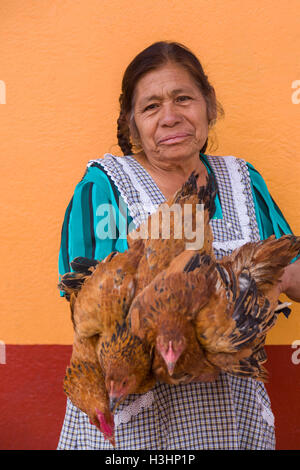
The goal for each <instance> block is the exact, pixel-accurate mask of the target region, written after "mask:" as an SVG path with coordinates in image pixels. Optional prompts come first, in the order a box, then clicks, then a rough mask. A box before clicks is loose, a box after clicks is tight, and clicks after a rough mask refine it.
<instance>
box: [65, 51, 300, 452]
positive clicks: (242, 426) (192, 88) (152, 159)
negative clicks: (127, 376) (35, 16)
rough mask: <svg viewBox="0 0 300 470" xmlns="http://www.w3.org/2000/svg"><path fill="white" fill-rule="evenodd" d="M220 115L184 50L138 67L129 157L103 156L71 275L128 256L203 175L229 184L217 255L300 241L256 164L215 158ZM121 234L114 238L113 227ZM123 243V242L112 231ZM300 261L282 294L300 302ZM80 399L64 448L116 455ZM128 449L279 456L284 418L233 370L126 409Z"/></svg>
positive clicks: (126, 129) (128, 102)
mask: <svg viewBox="0 0 300 470" xmlns="http://www.w3.org/2000/svg"><path fill="white" fill-rule="evenodd" d="M218 111H220V112H222V108H221V106H220V105H219V104H218V103H217V100H216V96H215V91H214V88H213V87H212V86H211V85H210V83H209V81H208V78H207V76H206V75H205V73H204V71H203V69H202V66H201V64H200V63H199V61H198V59H197V58H196V57H195V56H194V54H192V53H191V52H190V51H189V50H188V49H187V48H185V47H184V46H182V45H180V44H177V43H167V42H159V43H155V44H153V45H151V46H150V47H148V48H147V49H145V50H144V51H142V52H141V53H140V54H138V56H137V57H135V58H134V60H133V61H132V62H131V63H130V64H129V66H128V67H127V70H126V72H125V75H124V78H123V83H122V94H121V96H120V116H119V119H118V142H119V146H120V148H121V149H122V152H123V154H124V156H123V157H117V156H114V155H111V154H106V155H105V156H104V158H101V159H98V160H91V161H89V162H88V165H87V169H86V171H85V174H84V176H83V178H82V180H81V181H80V182H79V183H78V185H77V186H76V188H75V192H74V195H73V198H72V199H71V201H70V203H69V206H68V208H67V210H66V215H65V219H64V224H63V228H62V239H61V249H60V256H59V272H60V275H62V274H64V273H65V272H68V271H70V270H71V268H70V265H69V262H70V261H71V260H72V259H74V258H75V257H76V256H87V257H89V258H97V259H99V260H101V259H103V258H104V257H106V256H107V255H108V254H109V253H110V252H112V251H114V250H115V251H124V250H126V249H127V242H126V230H127V227H128V225H129V224H130V223H132V222H133V223H134V225H135V226H138V225H139V224H140V223H141V222H142V221H143V220H144V219H145V218H146V217H147V216H148V213H149V212H150V213H151V212H153V211H155V210H156V208H157V207H158V205H159V204H161V203H162V202H164V201H165V199H167V198H169V197H170V196H171V195H173V194H174V193H175V191H176V190H178V188H180V187H181V185H182V184H183V183H184V182H185V181H186V179H187V178H188V176H189V175H190V174H191V172H192V171H193V170H196V171H197V173H198V174H199V175H200V177H199V185H201V184H203V183H204V182H205V180H206V176H207V175H208V174H210V173H213V174H214V176H215V178H216V181H217V186H218V194H217V196H216V201H215V202H216V212H215V215H214V217H213V219H212V220H211V226H212V230H213V234H214V245H213V246H214V251H215V254H216V256H217V258H221V257H222V256H224V255H226V254H229V253H230V252H231V251H232V250H234V249H235V248H237V247H239V246H241V245H243V244H244V243H246V242H248V241H256V240H259V239H265V238H267V237H268V236H270V235H271V234H275V235H276V237H280V236H282V235H283V234H286V233H291V229H290V227H289V225H288V223H287V222H286V220H285V219H284V217H283V215H282V213H281V211H280V210H279V208H278V207H277V205H276V204H275V202H274V200H273V199H272V197H271V196H270V194H269V192H268V189H267V187H266V184H265V182H264V180H263V179H262V177H261V176H260V174H259V173H258V172H257V171H256V170H255V169H254V168H253V166H252V165H251V164H249V163H247V162H245V161H244V160H242V159H239V158H235V157H233V156H226V157H217V156H211V155H207V154H205V150H206V147H207V141H208V133H209V129H210V128H211V127H212V126H213V124H214V123H215V122H216V119H217V116H218ZM102 204H110V205H111V206H112V207H113V208H114V211H112V214H114V216H112V217H114V219H112V220H111V226H113V225H114V224H116V233H115V236H110V237H108V236H106V237H105V236H103V233H102V232H101V227H103V223H102V224H101V221H102V222H103V220H104V214H103V213H102V212H101V210H99V208H101V205H102ZM112 232H113V230H112ZM111 235H112V234H111ZM299 272H300V264H299V261H296V262H294V263H293V264H291V265H289V267H288V268H287V269H286V271H285V275H284V277H283V278H282V282H281V283H280V285H279V286H278V289H279V292H285V293H286V294H287V295H288V296H289V297H290V298H292V299H294V300H297V301H300V288H299V285H300V282H299V278H300V276H299ZM111 448H112V447H111V445H110V444H109V443H108V442H107V441H105V440H104V438H103V436H102V434H101V433H100V432H99V431H98V430H97V429H96V427H94V426H92V425H90V423H89V420H88V417H87V416H86V415H85V414H84V413H82V412H81V411H80V410H78V409H77V408H76V407H75V406H74V405H72V403H71V402H70V401H68V403H67V411H66V416H65V421H64V425H63V429H62V432H61V436H60V442H59V445H58V449H111ZM116 448H117V449H160V450H164V449H168V450H169V449H274V448H275V436H274V417H273V414H272V411H271V407H270V401H269V398H268V395H267V392H266V390H265V387H264V385H263V383H261V382H257V381H255V380H253V379H251V378H249V379H247V378H238V377H233V376H230V375H228V374H226V373H222V374H220V376H219V378H218V379H217V380H216V381H214V382H211V383H191V384H181V385H176V386H175V385H172V386H170V385H166V384H159V383H158V384H157V385H156V386H155V387H154V388H153V389H152V390H151V391H150V392H148V393H147V394H146V395H144V396H139V395H131V396H129V397H128V398H127V399H126V401H125V402H123V403H122V404H121V405H120V406H119V407H118V409H117V416H116Z"/></svg>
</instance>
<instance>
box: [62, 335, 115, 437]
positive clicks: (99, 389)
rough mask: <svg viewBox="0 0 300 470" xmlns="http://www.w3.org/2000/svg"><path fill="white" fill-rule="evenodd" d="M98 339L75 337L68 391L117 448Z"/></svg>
mask: <svg viewBox="0 0 300 470" xmlns="http://www.w3.org/2000/svg"><path fill="white" fill-rule="evenodd" d="M97 339H98V338H97V336H92V337H90V338H80V337H79V336H78V335H77V334H76V333H75V338H74V344H73V351H72V357H71V360H70V365H69V366H68V367H67V370H66V376H65V378H64V391H65V393H66V395H67V396H68V397H69V398H70V400H71V401H72V403H73V404H74V405H75V406H77V407H78V408H79V409H80V410H81V411H83V412H84V413H86V414H87V415H88V417H89V419H90V422H91V424H93V425H95V426H96V427H97V428H98V429H99V431H101V432H102V434H103V436H104V438H105V439H108V440H109V441H110V443H111V444H112V445H113V446H115V437H114V418H113V415H112V414H111V412H110V409H109V399H108V394H107V391H106V388H105V382H104V377H103V373H102V370H101V367H100V365H99V362H98V359H97V356H96V352H95V346H96V343H97Z"/></svg>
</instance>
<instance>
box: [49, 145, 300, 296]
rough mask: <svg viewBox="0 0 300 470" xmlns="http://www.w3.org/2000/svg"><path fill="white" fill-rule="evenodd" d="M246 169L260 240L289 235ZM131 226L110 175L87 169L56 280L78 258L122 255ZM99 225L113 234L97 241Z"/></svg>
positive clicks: (258, 179)
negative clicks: (103, 209) (103, 210)
mask: <svg viewBox="0 0 300 470" xmlns="http://www.w3.org/2000/svg"><path fill="white" fill-rule="evenodd" d="M200 157H201V160H202V162H203V163H204V164H205V166H206V168H207V171H208V173H211V172H212V169H211V167H210V165H209V163H208V160H207V158H206V156H205V155H204V154H201V155H200ZM247 166H248V169H249V174H250V180H251V189H252V194H253V200H254V205H255V213H256V219H257V223H258V228H259V233H260V237H261V239H262V240H265V239H266V238H268V237H269V236H270V235H273V234H275V236H276V238H279V237H281V236H282V235H284V234H289V233H292V230H291V228H290V226H289V224H288V223H287V221H286V220H285V218H284V216H283V214H282V212H281V210H280V209H279V207H278V206H277V204H276V203H275V201H274V199H273V198H272V196H271V195H270V193H269V191H268V188H267V185H266V183H265V181H264V179H263V178H262V176H261V175H260V174H259V172H258V171H257V170H256V169H255V168H254V167H253V166H252V165H251V164H250V163H247ZM215 203H216V211H215V214H214V218H218V219H221V218H223V215H222V207H221V204H220V198H219V196H218V195H217V196H216V200H215ZM102 204H109V205H110V207H111V206H112V207H113V210H110V211H109V217H110V218H112V219H113V220H111V222H112V223H107V220H108V213H107V212H106V213H103V214H102V213H99V211H97V209H98V208H99V206H100V205H102ZM102 207H103V206H102ZM131 222H132V218H131V216H130V214H129V212H128V209H127V205H126V204H125V202H124V201H123V200H122V198H121V196H120V193H119V191H118V190H117V188H116V186H115V185H114V183H113V182H112V181H111V179H110V177H109V175H107V173H106V172H105V171H104V169H103V170H102V169H100V168H99V167H95V166H90V167H88V168H87V170H86V172H85V174H84V176H83V178H82V179H81V181H80V182H79V183H78V184H77V186H76V187H75V191H74V194H73V197H72V198H71V200H70V202H69V204H68V207H67V209H66V212H65V217H64V221H63V225H62V230H61V245H60V250H59V260H58V269H59V278H60V277H61V276H62V275H63V274H65V273H66V272H70V271H72V269H71V267H70V261H72V260H73V259H74V258H76V257H77V256H86V257H88V258H94V259H98V260H102V259H104V258H105V257H106V256H107V255H108V254H109V253H111V252H112V251H120V252H123V251H125V250H126V249H127V240H126V233H127V227H128V225H129V224H130V223H131ZM101 223H102V229H103V227H104V226H105V225H107V230H109V227H116V231H115V232H116V233H113V234H110V235H111V236H108V237H107V238H104V239H103V237H102V239H100V238H99V237H98V236H97V231H98V230H99V226H100V225H101ZM60 295H61V296H62V297H63V296H64V293H63V292H60Z"/></svg>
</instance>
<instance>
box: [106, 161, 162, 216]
mask: <svg viewBox="0 0 300 470" xmlns="http://www.w3.org/2000/svg"><path fill="white" fill-rule="evenodd" d="M106 155H107V154H106ZM118 161H119V163H120V164H121V165H122V166H123V169H124V172H125V173H127V175H128V176H129V178H130V179H131V182H132V184H133V186H134V188H135V189H136V190H137V191H138V193H139V195H140V203H141V205H142V207H143V208H144V210H146V211H147V212H148V213H151V214H152V213H153V212H155V211H156V210H157V206H156V205H154V204H153V203H152V201H151V199H150V197H149V196H148V194H147V193H146V191H145V190H144V188H143V186H142V185H141V183H140V182H139V180H138V179H137V178H136V176H135V174H134V172H133V170H132V169H131V168H130V165H129V164H128V162H127V161H126V157H123V158H120V159H119V160H118Z"/></svg>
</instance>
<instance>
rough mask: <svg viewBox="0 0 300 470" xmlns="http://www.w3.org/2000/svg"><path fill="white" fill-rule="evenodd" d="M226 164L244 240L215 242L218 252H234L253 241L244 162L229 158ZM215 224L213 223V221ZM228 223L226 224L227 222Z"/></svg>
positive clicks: (224, 160)
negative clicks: (243, 171) (244, 180)
mask: <svg viewBox="0 0 300 470" xmlns="http://www.w3.org/2000/svg"><path fill="white" fill-rule="evenodd" d="M223 162H224V163H225V165H226V167H227V170H228V174H229V178H230V180H231V189H232V194H233V198H234V204H235V208H236V211H237V215H238V220H239V222H240V227H241V231H242V238H238V237H237V238H236V239H235V240H225V241H217V240H215V241H214V242H213V246H214V248H215V249H216V250H224V251H232V250H235V249H236V248H239V247H240V246H242V245H244V244H245V243H247V242H249V241H251V229H250V218H249V215H248V208H247V202H246V191H247V189H246V187H245V185H244V183H243V181H242V175H241V172H242V164H243V163H244V161H243V160H241V159H238V158H235V157H233V156H228V157H225V158H224V159H223ZM212 222H213V221H212ZM225 223H226V222H225ZM226 225H227V227H229V228H230V227H231V225H232V224H231V223H230V222H227V223H226Z"/></svg>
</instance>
